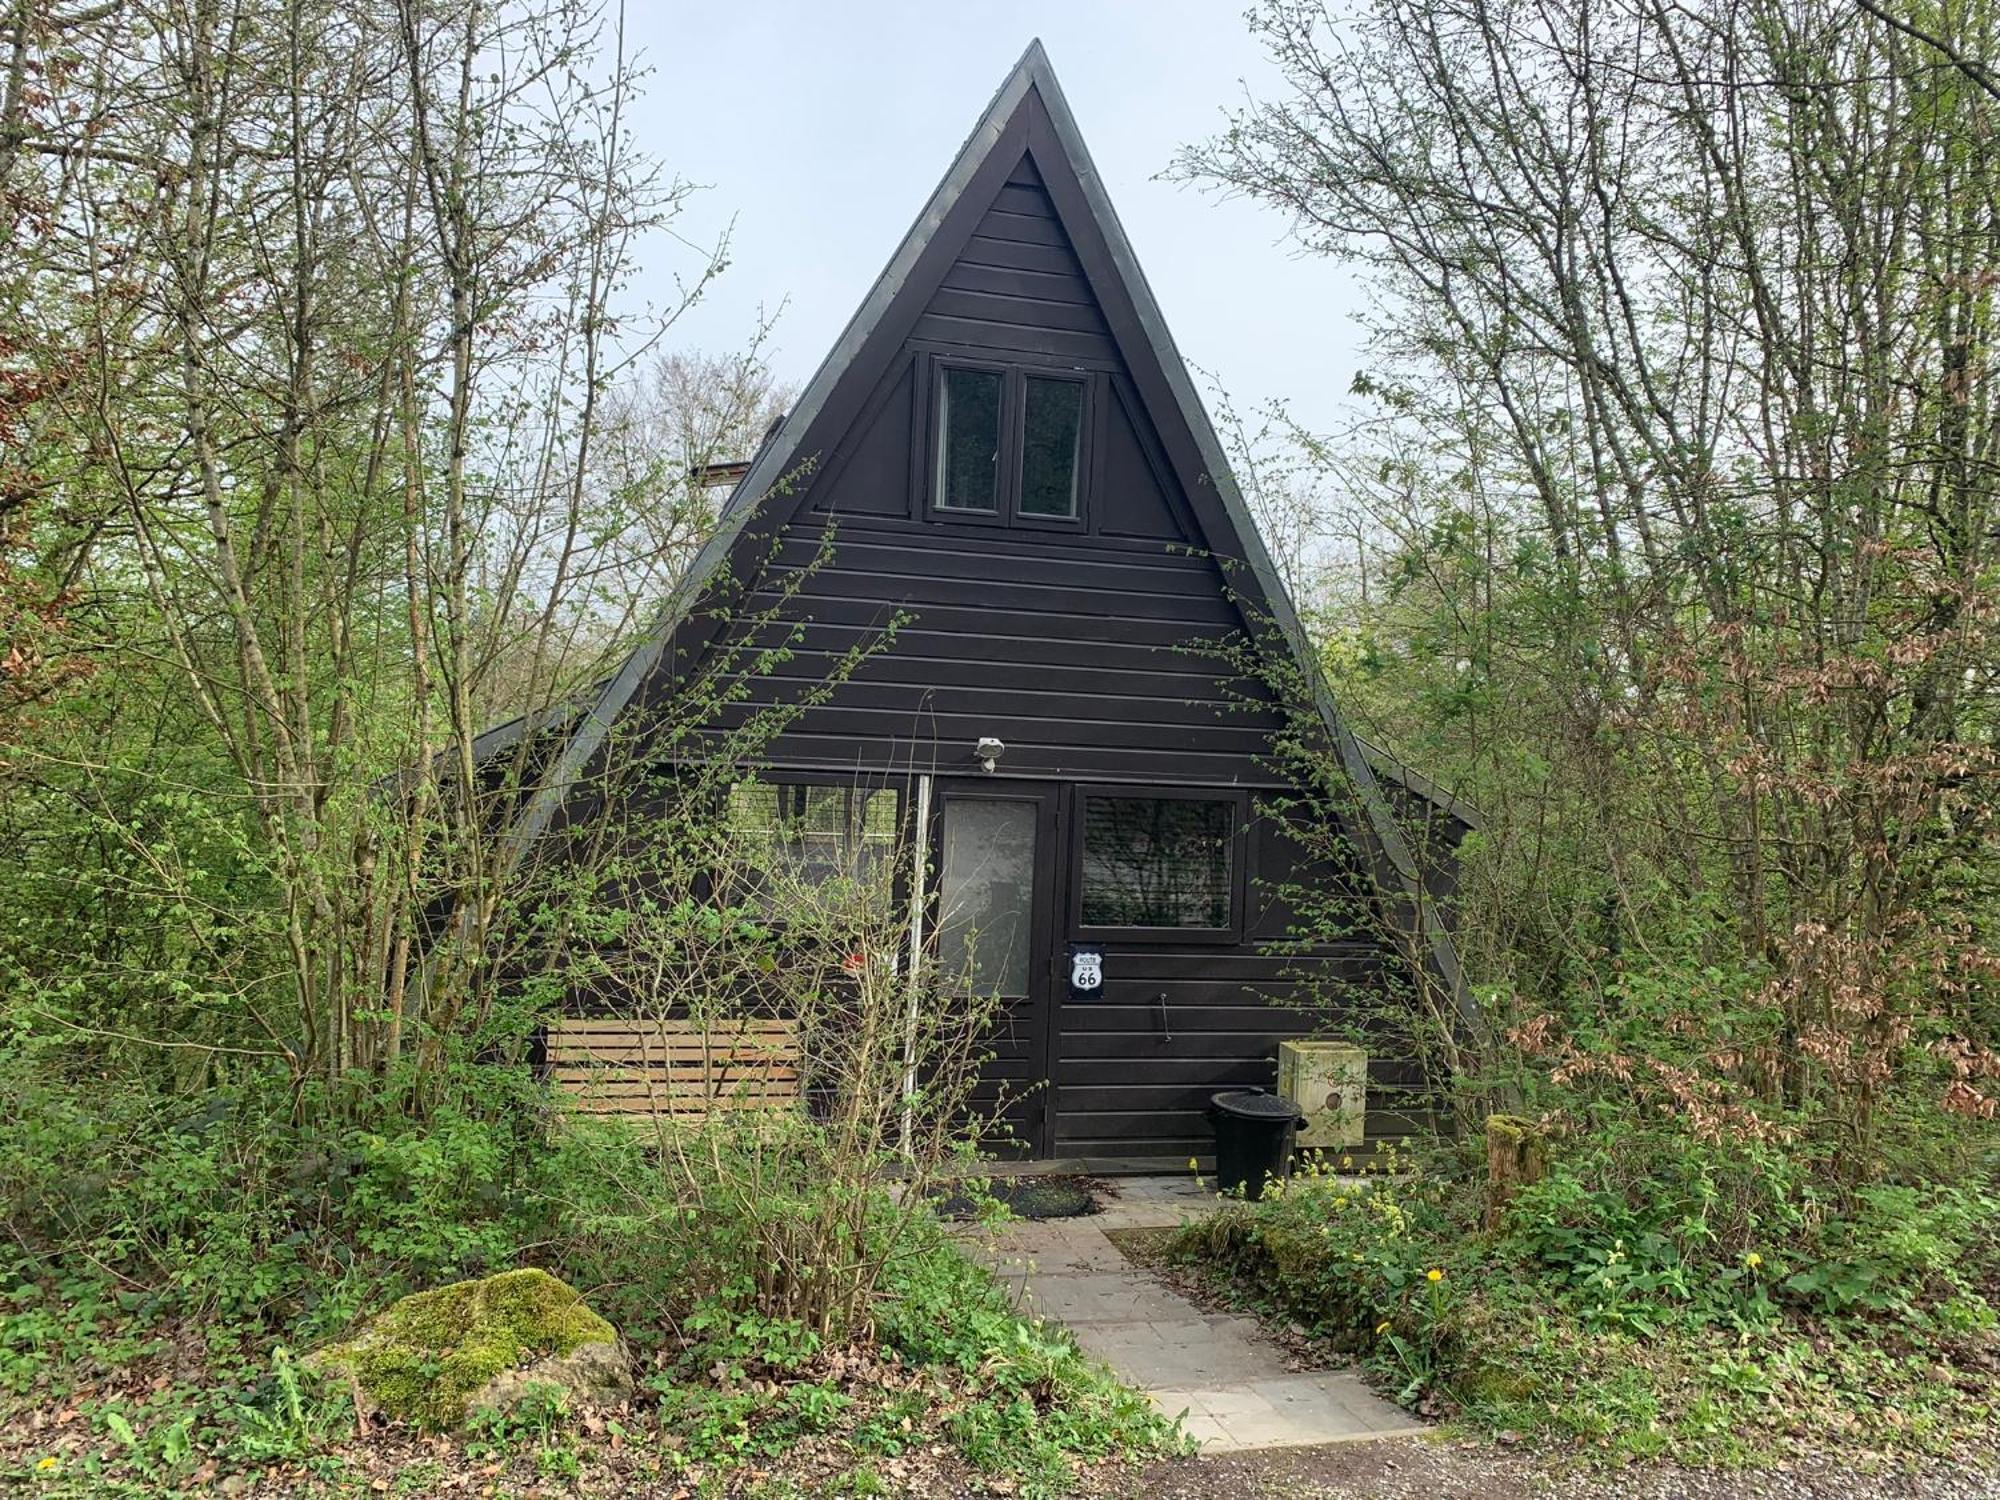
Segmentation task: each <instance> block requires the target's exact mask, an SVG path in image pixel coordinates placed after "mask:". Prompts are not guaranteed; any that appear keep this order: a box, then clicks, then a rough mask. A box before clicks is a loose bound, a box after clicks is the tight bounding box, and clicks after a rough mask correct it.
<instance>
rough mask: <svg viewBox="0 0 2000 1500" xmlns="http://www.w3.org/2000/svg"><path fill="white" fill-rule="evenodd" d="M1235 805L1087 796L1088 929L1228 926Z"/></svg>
mask: <svg viewBox="0 0 2000 1500" xmlns="http://www.w3.org/2000/svg"><path fill="white" fill-rule="evenodd" d="M1234 822H1235V804H1234V803H1231V802H1220V801H1217V802H1210V801H1204V800H1201V799H1199V798H1189V797H1107V796H1095V795H1093V796H1086V797H1085V798H1084V813H1083V925H1084V926H1086V927H1165V928H1174V927H1186V928H1224V927H1227V926H1229V905H1230V892H1231V890H1232V889H1233V885H1234V882H1233V880H1232V878H1231V872H1230V846H1231V842H1232V840H1231V834H1232V832H1233V827H1234Z"/></svg>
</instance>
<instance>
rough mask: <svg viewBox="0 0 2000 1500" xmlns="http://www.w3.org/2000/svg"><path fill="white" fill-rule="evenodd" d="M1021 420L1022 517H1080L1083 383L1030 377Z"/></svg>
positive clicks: (1072, 518) (1039, 376) (1065, 518)
mask: <svg viewBox="0 0 2000 1500" xmlns="http://www.w3.org/2000/svg"><path fill="white" fill-rule="evenodd" d="M1025 385H1026V397H1027V399H1026V407H1025V413H1026V414H1025V415H1024V416H1023V417H1022V419H1021V429H1022V438H1021V514H1022V515H1024V516H1054V517H1059V518H1061V519H1063V520H1066V521H1068V520H1074V519H1075V518H1076V482H1077V469H1078V465H1079V460H1080V459H1081V458H1082V450H1083V382H1082V381H1079V380H1052V379H1050V378H1048V377H1047V376H1044V375H1030V376H1028V377H1027V379H1026V382H1025Z"/></svg>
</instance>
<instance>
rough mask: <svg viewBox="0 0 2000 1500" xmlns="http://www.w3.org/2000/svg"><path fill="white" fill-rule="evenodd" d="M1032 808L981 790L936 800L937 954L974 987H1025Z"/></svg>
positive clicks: (1009, 993) (1015, 992)
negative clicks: (940, 850)
mask: <svg viewBox="0 0 2000 1500" xmlns="http://www.w3.org/2000/svg"><path fill="white" fill-rule="evenodd" d="M1038 812H1039V808H1038V806H1037V804H1035V803H1033V802H1005V801H997V800H994V801H989V800H986V799H983V798H980V799H969V798H955V799H952V800H949V801H947V802H946V803H945V805H944V865H943V870H942V872H941V873H940V875H939V878H938V958H939V961H940V963H941V964H942V965H943V968H944V972H945V973H946V974H947V975H953V976H955V975H958V974H966V975H968V976H969V978H970V979H971V982H972V987H973V989H974V990H975V991H976V992H977V993H979V994H982V995H1000V996H1004V997H1008V998H1014V997H1018V996H1022V995H1026V994H1027V993H1028V976H1029V960H1030V954H1029V945H1030V943H1032V942H1033V940H1034V932H1033V928H1034V899H1035V865H1036V860H1035V823H1036V819H1037V815H1038Z"/></svg>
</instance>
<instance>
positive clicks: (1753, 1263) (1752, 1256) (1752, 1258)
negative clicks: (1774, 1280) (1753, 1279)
mask: <svg viewBox="0 0 2000 1500" xmlns="http://www.w3.org/2000/svg"><path fill="white" fill-rule="evenodd" d="M1743 1264H1744V1265H1746V1266H1748V1267H1749V1268H1750V1269H1751V1270H1753V1271H1754V1270H1756V1269H1757V1268H1758V1267H1759V1266H1761V1265H1763V1264H1764V1257H1763V1256H1761V1255H1759V1254H1758V1253H1757V1252H1756V1251H1755V1250H1752V1251H1751V1252H1750V1253H1749V1254H1748V1255H1746V1256H1744V1257H1743Z"/></svg>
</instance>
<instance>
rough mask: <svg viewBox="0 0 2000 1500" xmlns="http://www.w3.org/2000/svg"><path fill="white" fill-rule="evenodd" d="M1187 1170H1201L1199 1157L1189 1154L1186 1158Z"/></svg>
mask: <svg viewBox="0 0 2000 1500" xmlns="http://www.w3.org/2000/svg"><path fill="white" fill-rule="evenodd" d="M1188 1170H1189V1171H1190V1172H1199V1171H1200V1170H1201V1158H1200V1157H1198V1156H1190V1157H1189V1158H1188Z"/></svg>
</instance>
